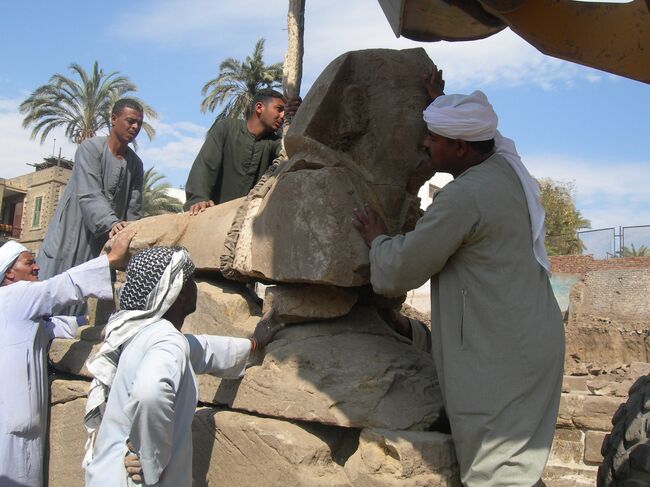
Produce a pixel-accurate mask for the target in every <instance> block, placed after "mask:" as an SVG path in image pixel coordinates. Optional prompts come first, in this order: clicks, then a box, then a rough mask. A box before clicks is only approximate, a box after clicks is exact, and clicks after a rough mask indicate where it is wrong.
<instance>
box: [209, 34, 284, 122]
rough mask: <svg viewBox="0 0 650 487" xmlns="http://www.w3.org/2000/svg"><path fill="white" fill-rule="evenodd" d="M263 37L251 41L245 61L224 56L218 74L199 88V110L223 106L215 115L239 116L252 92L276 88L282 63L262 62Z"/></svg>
mask: <svg viewBox="0 0 650 487" xmlns="http://www.w3.org/2000/svg"><path fill="white" fill-rule="evenodd" d="M263 54H264V39H259V40H258V41H257V43H256V44H255V49H254V51H253V55H252V56H246V61H244V62H242V61H238V60H236V59H233V58H228V59H224V60H223V61H222V62H221V64H220V65H219V74H218V75H217V77H216V78H214V79H211V80H210V81H208V82H207V83H206V84H205V85H204V86H203V88H202V89H201V95H202V96H204V97H205V98H204V99H203V101H202V102H201V112H203V113H205V112H206V111H207V110H210V111H211V112H214V110H215V108H217V106H219V105H224V107H223V109H222V110H221V112H220V113H219V115H217V120H221V119H223V118H243V117H245V115H246V110H247V109H248V106H249V104H250V102H251V101H252V99H253V97H254V96H255V94H256V93H257V92H258V91H259V90H261V89H264V88H278V87H280V81H281V80H282V63H275V64H271V65H268V66H267V65H266V64H264V60H263V59H262V56H263Z"/></svg>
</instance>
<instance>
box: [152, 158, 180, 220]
mask: <svg viewBox="0 0 650 487" xmlns="http://www.w3.org/2000/svg"><path fill="white" fill-rule="evenodd" d="M163 179H165V176H163V175H162V174H160V173H158V172H156V170H155V169H154V168H153V167H150V168H149V169H147V170H146V171H145V172H144V181H143V184H142V216H143V217H146V216H154V215H160V214H162V213H180V212H181V211H183V203H181V202H180V201H179V200H178V198H174V197H173V196H170V195H169V194H167V190H168V189H169V188H171V185H170V184H169V183H166V182H163Z"/></svg>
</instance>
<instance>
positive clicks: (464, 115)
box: [356, 91, 564, 487]
mask: <svg viewBox="0 0 650 487" xmlns="http://www.w3.org/2000/svg"><path fill="white" fill-rule="evenodd" d="M423 118H424V121H425V123H426V124H427V128H428V131H429V135H428V137H427V139H426V141H425V144H424V145H425V148H426V149H427V151H428V153H429V159H428V160H427V161H425V162H424V164H426V165H428V166H429V167H430V168H431V170H432V171H439V172H448V173H450V174H451V175H452V176H453V177H454V180H453V181H452V182H450V183H449V184H447V185H446V186H445V187H444V188H442V189H441V190H440V191H439V192H438V193H437V194H436V195H435V196H434V198H433V202H432V203H431V206H429V208H427V210H426V212H425V214H424V215H423V216H422V218H421V219H420V220H419V221H418V223H417V225H416V227H415V229H414V230H413V231H412V232H409V233H407V234H405V235H396V236H394V237H389V236H387V235H385V233H386V231H385V228H383V226H382V225H383V224H382V223H381V220H380V219H378V217H377V214H376V212H374V211H373V210H372V209H369V211H368V212H367V215H366V214H362V213H359V212H357V215H356V218H357V224H356V227H357V229H358V230H359V231H360V232H361V235H362V236H363V238H364V240H365V241H366V243H367V244H368V245H370V276H371V282H372V286H373V289H374V290H375V292H377V293H379V294H384V295H388V296H393V295H400V294H403V293H405V292H406V291H408V290H411V289H416V288H418V287H420V286H421V285H422V284H424V283H425V282H426V281H427V280H429V279H431V332H430V333H429V331H428V330H427V329H425V328H424V327H423V326H421V325H420V324H418V323H416V322H410V323H404V321H405V320H398V321H396V323H398V324H397V325H395V326H396V329H399V330H400V332H402V333H403V334H405V335H407V336H409V337H412V339H413V343H414V345H416V346H419V347H420V348H422V349H426V350H430V351H432V353H433V357H434V360H435V362H436V370H437V372H438V379H439V381H440V387H441V391H442V394H443V400H444V404H445V409H446V411H447V415H448V417H449V422H450V425H451V433H452V437H453V441H454V446H455V450H456V456H457V458H458V463H459V466H460V474H461V481H462V482H463V485H467V486H469V487H474V486H484V485H518V486H519V485H521V486H531V485H538V482H541V481H540V477H541V474H542V470H543V468H544V465H545V464H546V460H547V458H548V455H549V451H550V447H551V443H552V440H553V433H554V431H555V420H556V416H557V412H558V407H559V400H560V392H561V386H562V374H563V365H564V327H563V324H562V316H561V314H560V310H559V307H558V305H557V302H556V300H555V297H554V295H553V290H552V289H551V286H550V283H549V278H548V272H549V270H550V268H549V265H548V259H547V257H546V251H545V250H544V242H543V241H544V211H543V209H542V208H541V203H540V199H539V189H538V187H537V184H536V182H535V181H534V180H533V178H532V177H531V176H530V174H528V171H527V170H526V168H525V167H524V166H523V164H522V162H521V160H520V158H519V155H518V154H517V151H516V149H515V146H514V143H513V142H512V141H511V140H509V139H505V138H504V137H502V136H501V134H499V132H498V131H497V123H498V119H497V116H496V113H494V110H493V108H492V105H490V103H489V102H488V100H487V97H486V96H485V95H484V94H483V93H481V92H479V91H476V92H474V93H472V94H471V95H448V96H445V95H442V96H438V97H437V98H436V99H435V100H434V101H433V103H431V104H430V105H429V107H428V108H427V109H426V110H425V111H424V114H423Z"/></svg>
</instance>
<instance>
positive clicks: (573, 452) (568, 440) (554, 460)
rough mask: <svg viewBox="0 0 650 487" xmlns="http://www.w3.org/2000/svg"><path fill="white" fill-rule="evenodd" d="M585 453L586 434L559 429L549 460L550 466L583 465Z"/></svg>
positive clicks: (556, 432) (556, 431)
mask: <svg viewBox="0 0 650 487" xmlns="http://www.w3.org/2000/svg"><path fill="white" fill-rule="evenodd" d="M584 452H585V434H584V433H583V432H582V431H580V430H575V429H557V430H555V435H554V436H553V445H552V447H551V454H550V456H549V459H548V464H549V465H566V464H578V463H582V459H583V457H584Z"/></svg>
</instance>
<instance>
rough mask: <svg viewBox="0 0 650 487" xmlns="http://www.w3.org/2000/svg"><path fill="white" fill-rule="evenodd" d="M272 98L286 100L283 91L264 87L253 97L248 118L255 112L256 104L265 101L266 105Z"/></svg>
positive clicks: (247, 114)
mask: <svg viewBox="0 0 650 487" xmlns="http://www.w3.org/2000/svg"><path fill="white" fill-rule="evenodd" d="M272 98H279V99H280V100H282V101H286V100H285V98H284V95H283V94H282V93H280V92H279V91H275V90H273V89H271V88H264V89H263V90H260V91H258V92H257V93H255V96H254V97H253V99H252V100H251V103H250V105H249V106H248V111H247V113H246V118H248V117H250V116H251V115H252V114H253V113H255V105H257V104H258V103H264V104H265V105H266V104H267V103H268V102H269V101H270V100H271V99H272Z"/></svg>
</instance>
